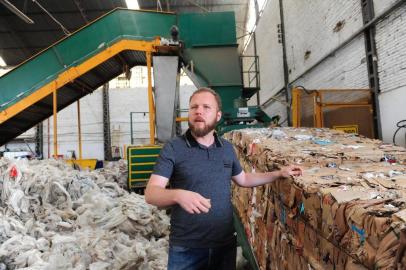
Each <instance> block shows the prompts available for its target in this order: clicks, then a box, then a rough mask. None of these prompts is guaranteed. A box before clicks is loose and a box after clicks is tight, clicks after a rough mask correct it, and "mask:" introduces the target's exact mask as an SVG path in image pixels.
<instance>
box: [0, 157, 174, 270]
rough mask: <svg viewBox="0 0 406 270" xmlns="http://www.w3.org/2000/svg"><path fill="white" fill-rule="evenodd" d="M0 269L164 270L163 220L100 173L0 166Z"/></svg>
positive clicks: (56, 165) (59, 165)
mask: <svg viewBox="0 0 406 270" xmlns="http://www.w3.org/2000/svg"><path fill="white" fill-rule="evenodd" d="M0 192H1V200H0V269H78V270H79V269H90V270H102V269H166V264H167V252H168V234H169V217H168V216H167V215H166V214H165V212H164V211H160V210H158V209H157V208H156V207H153V206H150V205H148V204H146V203H145V200H144V197H143V196H141V195H138V194H135V193H128V192H127V191H125V190H123V189H122V188H120V187H119V185H118V184H117V183H116V182H112V181H111V179H109V177H108V176H106V172H104V173H101V172H99V171H77V170H73V169H72V168H71V167H69V166H68V165H66V164H65V163H64V162H63V161H57V160H44V161H38V160H33V161H27V160H18V161H14V160H13V161H9V160H7V159H4V158H3V159H0Z"/></svg>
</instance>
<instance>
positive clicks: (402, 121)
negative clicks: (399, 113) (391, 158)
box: [392, 119, 406, 145]
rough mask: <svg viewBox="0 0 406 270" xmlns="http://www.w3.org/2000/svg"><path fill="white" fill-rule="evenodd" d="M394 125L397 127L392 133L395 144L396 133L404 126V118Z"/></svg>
mask: <svg viewBox="0 0 406 270" xmlns="http://www.w3.org/2000/svg"><path fill="white" fill-rule="evenodd" d="M396 126H397V127H398V129H397V130H396V131H395V133H394V134H393V138H392V141H393V144H394V145H396V142H395V141H396V134H397V133H398V132H399V130H401V129H402V128H406V119H404V120H400V121H399V122H397V123H396ZM405 143H406V132H405Z"/></svg>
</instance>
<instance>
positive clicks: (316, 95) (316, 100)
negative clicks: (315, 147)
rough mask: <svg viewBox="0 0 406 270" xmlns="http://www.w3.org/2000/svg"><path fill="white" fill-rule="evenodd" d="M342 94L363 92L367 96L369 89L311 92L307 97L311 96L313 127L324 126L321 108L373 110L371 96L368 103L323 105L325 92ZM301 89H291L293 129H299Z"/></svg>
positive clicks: (330, 103) (328, 103)
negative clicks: (362, 108) (361, 108)
mask: <svg viewBox="0 0 406 270" xmlns="http://www.w3.org/2000/svg"><path fill="white" fill-rule="evenodd" d="M338 91H341V92H344V91H365V92H368V93H369V94H370V93H371V90H370V89H321V90H311V93H309V95H312V96H313V106H314V113H313V123H314V127H317V128H322V127H323V126H324V118H323V108H354V107H369V108H370V110H371V111H372V110H373V107H372V102H371V96H369V102H326V103H323V93H325V92H338ZM302 93H303V89H301V88H293V89H292V108H291V112H292V125H293V127H301V97H302Z"/></svg>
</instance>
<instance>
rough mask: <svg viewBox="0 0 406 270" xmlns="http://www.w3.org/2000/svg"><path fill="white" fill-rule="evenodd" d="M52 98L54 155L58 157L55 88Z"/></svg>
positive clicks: (56, 98)
mask: <svg viewBox="0 0 406 270" xmlns="http://www.w3.org/2000/svg"><path fill="white" fill-rule="evenodd" d="M52 97H53V98H52V100H53V118H54V119H53V120H54V157H55V158H57V157H58V129H57V127H58V126H57V125H58V123H57V117H58V97H57V90H56V89H55V90H54V91H53V93H52Z"/></svg>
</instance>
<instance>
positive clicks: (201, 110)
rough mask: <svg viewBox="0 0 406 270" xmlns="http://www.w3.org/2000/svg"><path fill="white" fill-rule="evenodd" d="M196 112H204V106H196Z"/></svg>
mask: <svg viewBox="0 0 406 270" xmlns="http://www.w3.org/2000/svg"><path fill="white" fill-rule="evenodd" d="M196 113H197V114H202V113H203V108H202V107H201V106H198V107H197V108H196Z"/></svg>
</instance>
